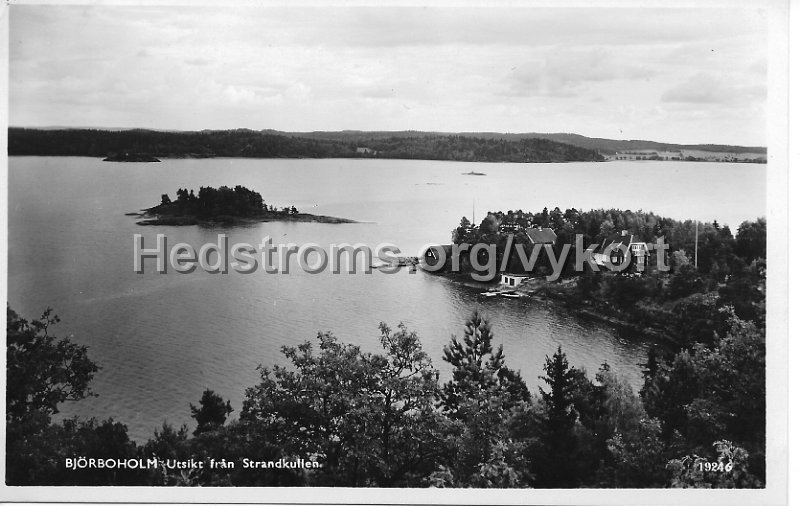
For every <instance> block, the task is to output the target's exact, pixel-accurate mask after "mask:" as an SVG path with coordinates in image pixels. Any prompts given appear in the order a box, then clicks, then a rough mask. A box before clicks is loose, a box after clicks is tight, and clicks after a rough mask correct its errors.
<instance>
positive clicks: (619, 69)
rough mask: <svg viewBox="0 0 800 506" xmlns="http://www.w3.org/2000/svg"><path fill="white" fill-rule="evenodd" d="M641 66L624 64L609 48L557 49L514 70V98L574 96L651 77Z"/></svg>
mask: <svg viewBox="0 0 800 506" xmlns="http://www.w3.org/2000/svg"><path fill="white" fill-rule="evenodd" d="M652 75H653V71H652V70H650V69H648V68H647V67H646V66H644V65H642V64H638V63H629V62H627V61H620V59H619V58H616V57H614V55H613V53H612V52H611V51H609V50H608V49H606V48H590V49H573V48H563V47H560V48H554V49H551V50H547V51H546V52H544V54H543V56H541V57H540V58H538V59H534V60H532V61H528V62H526V63H523V64H520V65H519V66H517V67H515V68H513V69H512V70H511V72H510V73H509V76H508V90H507V94H508V95H510V96H545V97H574V96H577V95H579V94H580V93H582V92H583V91H585V90H584V88H585V87H586V85H590V84H592V83H602V82H607V81H614V80H623V81H630V80H638V79H645V78H648V77H651V76H652Z"/></svg>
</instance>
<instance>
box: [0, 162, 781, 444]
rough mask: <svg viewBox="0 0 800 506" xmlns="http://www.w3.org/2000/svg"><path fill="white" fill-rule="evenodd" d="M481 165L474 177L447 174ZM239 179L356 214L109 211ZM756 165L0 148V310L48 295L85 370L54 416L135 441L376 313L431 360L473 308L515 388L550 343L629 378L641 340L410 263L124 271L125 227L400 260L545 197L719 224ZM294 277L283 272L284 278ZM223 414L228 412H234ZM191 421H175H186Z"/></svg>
mask: <svg viewBox="0 0 800 506" xmlns="http://www.w3.org/2000/svg"><path fill="white" fill-rule="evenodd" d="M472 170H474V171H476V172H483V173H486V176H481V177H476V176H464V175H462V173H464V172H470V171H472ZM237 184H241V185H244V186H246V187H248V188H252V189H254V190H256V191H258V192H260V193H261V195H262V196H263V197H264V199H265V201H267V202H268V203H273V204H275V205H281V206H283V205H295V206H297V207H298V209H300V210H301V211H305V212H311V213H315V214H326V215H333V216H341V217H346V218H352V219H355V220H360V221H363V222H365V223H359V224H342V225H326V224H317V223H263V224H257V225H253V226H248V227H233V228H227V229H223V228H220V229H208V228H202V227H194V226H193V227H140V226H137V225H136V224H135V218H132V217H129V216H125V215H124V213H126V212H131V211H136V210H139V209H141V208H144V207H150V206H152V205H155V204H157V203H158V202H159V201H160V195H161V194H162V193H165V192H168V193H170V195H172V196H173V198H174V193H175V190H176V189H177V188H179V187H186V188H194V189H197V188H198V187H199V186H201V185H203V186H214V187H216V186H221V185H228V186H235V185H237ZM765 198H766V166H765V165H749V164H748V165H745V164H712V163H690V162H683V163H669V162H641V163H638V162H607V163H572V164H471V163H457V162H456V163H452V162H432V161H400V160H396V161H395V160H245V159H207V160H165V161H163V162H162V163H153V164H144V163H142V164H138V163H137V164H134V163H107V162H106V163H104V162H102V161H100V160H99V159H93V158H62V157H12V158H10V159H9V231H8V234H9V236H8V245H9V261H8V298H9V304H10V306H11V307H12V308H13V309H15V310H16V311H17V312H19V313H20V314H22V315H23V316H24V317H26V318H28V319H31V318H34V317H36V316H38V315H39V314H41V312H42V310H43V309H44V308H45V307H47V306H51V307H53V308H54V310H55V312H56V313H57V314H58V315H59V316H60V317H61V320H62V321H61V323H60V324H59V325H58V326H57V327H56V332H55V333H56V334H57V335H65V334H70V335H73V336H74V340H75V341H77V342H79V343H82V344H86V345H88V346H89V351H90V356H91V358H92V359H93V360H95V361H96V362H97V363H98V364H99V365H100V366H101V367H102V370H101V371H100V372H99V373H98V374H97V375H96V378H95V381H94V383H93V388H94V391H95V392H96V393H97V394H99V396H98V397H96V398H91V399H87V400H84V401H81V402H79V403H71V404H67V405H65V406H64V409H63V412H64V413H65V414H67V415H73V414H78V415H81V416H86V417H88V416H96V417H98V418H107V417H113V418H114V419H116V420H119V421H122V422H124V423H125V424H127V425H128V428H129V431H130V435H131V437H133V438H135V439H138V440H140V441H141V440H144V439H146V438H148V437H150V436H151V435H152V432H153V430H154V429H155V428H156V427H158V426H160V425H161V423H162V422H163V421H164V420H167V421H169V422H171V423H173V424H176V425H180V424H181V423H184V422H185V423H189V422H191V421H192V420H191V417H190V411H189V403H190V402H193V403H195V404H196V403H197V401H198V400H199V398H200V395H201V393H202V391H203V390H204V389H205V388H211V389H213V390H215V391H216V392H218V393H220V394H221V395H223V396H224V397H225V398H229V399H231V402H232V404H233V406H234V408H236V409H237V412H238V409H239V408H240V407H241V401H242V399H243V396H244V389H245V388H246V387H248V386H251V385H253V384H255V383H256V382H257V381H258V374H257V372H256V367H257V366H258V365H259V364H264V365H272V364H275V363H281V364H284V363H285V359H284V357H283V355H282V354H281V353H280V347H281V346H283V345H296V344H299V343H301V342H302V341H304V340H314V338H315V336H316V334H317V332H318V331H320V330H330V331H332V332H333V333H334V334H336V335H337V336H338V337H339V338H340V339H342V340H344V341H347V342H351V343H355V344H358V345H361V346H362V348H364V349H367V350H371V351H378V350H379V347H380V345H379V341H378V335H379V334H378V324H379V322H381V321H385V322H387V323H389V324H390V325H392V326H396V325H397V324H398V323H399V322H404V323H405V324H406V325H407V326H408V327H409V328H410V329H413V330H416V331H417V332H418V333H419V335H420V337H421V340H422V343H423V346H424V348H425V350H426V351H427V352H428V354H429V355H431V357H432V358H433V360H434V363H435V365H436V366H437V367H438V368H439V369H440V370H441V371H442V375H443V378H446V377H447V376H448V375H449V367H448V364H446V363H445V362H444V361H443V360H442V358H441V357H442V348H443V347H444V346H445V345H446V344H447V342H448V340H449V339H450V336H451V335H452V334H460V333H461V329H462V326H463V322H464V319H465V318H466V317H467V316H468V315H469V313H470V312H471V311H472V310H473V309H475V308H479V309H480V310H481V311H483V312H484V313H485V314H486V315H487V316H488V317H489V318H490V319H491V320H492V322H493V323H494V330H495V340H496V343H497V344H503V345H504V347H505V351H506V355H507V361H508V363H509V365H510V366H511V367H512V368H514V369H518V370H520V371H521V372H522V375H523V377H524V378H525V380H526V381H527V382H528V384H529V386H530V387H531V389H532V390H535V387H536V386H538V385H539V384H540V383H541V382H540V380H539V379H538V376H539V375H540V374H542V366H543V363H544V358H545V355H549V354H552V353H553V352H554V351H555V350H556V347H557V346H558V345H561V346H562V347H563V349H564V351H565V352H566V353H567V356H568V358H569V360H570V362H571V363H572V364H573V365H577V366H582V367H585V368H586V369H587V371H589V373H590V374H591V375H593V374H594V372H595V371H596V370H597V369H598V367H599V366H600V365H601V364H602V363H603V362H608V363H609V364H611V366H612V368H614V369H615V370H617V371H618V372H619V373H620V374H622V375H623V376H624V377H625V378H627V379H628V380H629V381H630V382H631V383H633V384H634V385H635V386H637V387H638V386H639V385H640V384H641V378H640V373H639V367H638V366H637V364H638V363H641V362H642V361H643V359H644V356H645V353H646V349H647V344H646V343H641V342H629V341H626V340H624V339H622V338H621V337H620V336H618V335H617V333H616V331H615V330H614V329H613V328H609V327H606V326H603V325H598V324H594V323H589V322H585V321H582V320H579V319H576V318H575V317H573V316H571V315H569V314H566V313H564V312H563V311H561V310H559V309H558V307H557V306H553V305H548V304H546V303H543V302H539V301H534V300H524V299H519V300H514V299H502V298H495V299H485V298H482V297H480V295H479V292H480V291H481V290H479V289H478V288H473V287H467V286H463V285H460V284H457V283H454V282H452V281H449V280H446V279H442V278H439V277H435V276H430V275H427V274H425V273H423V272H417V273H415V274H411V273H408V272H407V271H405V270H404V271H402V272H401V273H399V274H394V275H387V274H382V273H380V272H378V271H375V272H373V273H372V274H369V275H367V274H363V273H361V274H352V275H333V274H331V273H330V272H324V273H322V274H317V275H312V274H307V273H303V272H301V271H299V269H294V270H293V271H292V273H291V274H288V275H286V274H277V275H268V274H266V273H264V272H263V271H257V272H256V273H254V274H249V275H242V274H238V273H236V272H233V271H231V272H230V273H229V274H217V275H213V274H207V273H204V272H200V271H195V272H194V273H192V274H189V275H181V274H177V273H175V272H174V271H173V270H171V269H170V270H169V272H168V273H167V274H158V273H156V272H155V266H154V263H153V262H151V261H148V263H146V264H145V273H144V274H136V273H134V272H133V261H132V258H133V237H134V234H137V233H139V234H143V235H144V237H145V243H146V246H148V247H151V246H153V245H154V244H155V236H156V234H158V233H164V234H166V235H167V237H168V242H169V244H170V246H171V245H173V244H175V243H178V242H187V243H189V244H192V245H194V246H195V247H196V248H199V247H200V246H201V245H202V244H205V243H208V242H215V241H216V239H217V234H218V233H220V232H226V233H228V234H229V235H230V237H231V244H233V243H235V242H248V243H252V244H258V243H260V242H261V239H262V238H263V237H264V236H267V235H269V236H270V237H272V238H273V239H274V241H275V242H280V243H296V244H303V243H306V242H314V243H317V244H320V245H323V246H324V247H326V248H327V247H328V246H329V245H330V244H338V243H341V242H348V243H358V242H362V243H366V244H368V245H370V246H373V247H374V246H376V245H378V244H380V243H382V242H391V243H394V244H396V245H397V246H399V247H400V248H401V250H402V252H403V254H406V255H416V254H418V253H419V251H420V249H421V248H422V247H423V246H424V245H425V244H428V243H447V242H449V240H450V232H451V230H452V229H453V228H454V227H455V226H456V225H457V224H458V222H459V220H460V219H461V217H462V216H468V217H471V215H472V206H473V201H474V203H475V204H474V205H475V213H476V216H477V217H479V218H480V217H482V216H485V213H486V212H487V211H497V210H508V209H523V210H530V211H538V210H541V209H542V208H543V207H545V206H547V207H548V208H549V209H552V208H553V207H555V206H559V207H560V208H561V209H562V210H564V209H567V208H569V207H576V208H579V209H580V208H582V209H590V208H598V207H618V208H622V209H633V210H635V209H644V210H652V211H654V212H657V213H659V214H662V215H664V216H670V217H674V218H681V219H695V218H697V219H702V220H708V221H710V220H713V219H717V220H718V221H719V222H720V223H727V224H729V225H730V226H731V228H732V229H733V230H735V229H736V227H738V225H739V223H740V222H741V221H743V220H746V219H751V220H752V219H754V218H756V217H757V216H763V215H764V214H765V205H766V204H765ZM295 271H297V272H295ZM234 416H236V415H234ZM190 426H191V424H190Z"/></svg>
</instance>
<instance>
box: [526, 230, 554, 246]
mask: <svg viewBox="0 0 800 506" xmlns="http://www.w3.org/2000/svg"><path fill="white" fill-rule="evenodd" d="M525 233H526V234H528V237H529V238H530V239H531V242H533V244H555V242H556V239H557V236H556V233H555V232H553V229H552V228H549V227H548V228H542V227H530V228H528V229H527V230H525Z"/></svg>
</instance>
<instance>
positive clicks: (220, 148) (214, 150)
mask: <svg viewBox="0 0 800 506" xmlns="http://www.w3.org/2000/svg"><path fill="white" fill-rule="evenodd" d="M120 153H136V154H146V155H150V156H155V157H160V158H161V157H163V158H179V157H247V158H402V159H425V160H454V161H471V162H572V161H602V160H603V156H602V155H600V154H599V153H598V152H597V151H596V150H591V149H586V148H582V147H579V146H574V145H570V144H565V143H562V142H556V141H553V140H548V139H540V138H519V139H505V138H487V137H478V136H468V135H457V134H451V135H448V134H437V133H419V132H394V133H392V135H374V136H373V135H370V133H369V132H363V133H361V135H359V136H357V137H352V138H349V139H345V138H338V139H337V138H317V137H316V136H314V135H311V134H305V135H294V134H289V133H283V132H277V131H274V130H270V131H266V130H265V131H254V130H244V129H240V130H203V131H200V132H165V131H154V130H138V129H137V130H121V131H119V130H118V131H111V130H94V129H51V130H39V129H28V128H9V129H8V154H9V156H29V155H38V156H96V157H106V156H109V155H115V154H120Z"/></svg>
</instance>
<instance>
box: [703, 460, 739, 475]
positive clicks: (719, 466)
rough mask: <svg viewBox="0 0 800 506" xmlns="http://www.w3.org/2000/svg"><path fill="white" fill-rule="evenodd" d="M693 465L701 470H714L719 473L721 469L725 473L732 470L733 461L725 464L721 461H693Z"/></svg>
mask: <svg viewBox="0 0 800 506" xmlns="http://www.w3.org/2000/svg"><path fill="white" fill-rule="evenodd" d="M695 465H696V466H697V467H698V468H699V469H700V470H701V471H716V472H720V473H721V472H722V471H725V472H726V473H729V472H731V471H732V470H733V462H728V463H727V464H724V463H722V462H708V461H701V462H697V463H695Z"/></svg>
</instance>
